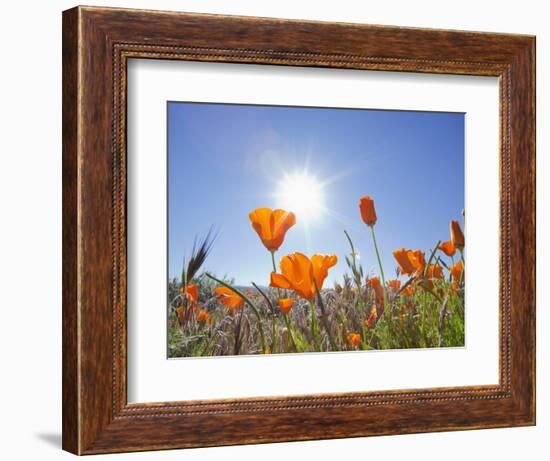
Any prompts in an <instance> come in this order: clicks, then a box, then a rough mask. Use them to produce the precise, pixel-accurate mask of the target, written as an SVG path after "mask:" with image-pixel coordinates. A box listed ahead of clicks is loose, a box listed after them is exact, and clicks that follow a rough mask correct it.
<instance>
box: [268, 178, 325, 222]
mask: <svg viewBox="0 0 550 461" xmlns="http://www.w3.org/2000/svg"><path fill="white" fill-rule="evenodd" d="M276 198H277V206H278V207H279V208H282V209H284V210H288V211H292V212H294V213H295V214H296V216H297V218H298V219H300V220H302V219H303V220H304V221H314V220H316V219H318V218H319V217H320V216H321V214H322V211H323V209H324V196H323V185H322V184H321V183H320V182H319V181H318V180H317V179H316V178H315V177H314V176H311V175H309V174H307V173H298V174H292V175H285V177H284V179H283V180H282V181H281V182H280V183H279V185H278V188H277V193H276Z"/></svg>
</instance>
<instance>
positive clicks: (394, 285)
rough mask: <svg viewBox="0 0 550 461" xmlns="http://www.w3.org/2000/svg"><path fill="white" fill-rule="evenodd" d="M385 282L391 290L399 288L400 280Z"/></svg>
mask: <svg viewBox="0 0 550 461" xmlns="http://www.w3.org/2000/svg"><path fill="white" fill-rule="evenodd" d="M387 283H388V287H389V288H390V289H391V290H393V291H399V290H400V288H401V280H398V279H393V280H388V282H387Z"/></svg>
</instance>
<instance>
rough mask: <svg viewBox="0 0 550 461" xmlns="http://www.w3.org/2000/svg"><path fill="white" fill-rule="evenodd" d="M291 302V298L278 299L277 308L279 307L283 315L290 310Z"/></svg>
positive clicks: (292, 301) (292, 302)
mask: <svg viewBox="0 0 550 461" xmlns="http://www.w3.org/2000/svg"><path fill="white" fill-rule="evenodd" d="M293 304H294V300H293V299H292V298H284V299H279V309H281V312H282V313H283V314H285V315H286V314H288V313H289V312H290V309H292V305H293Z"/></svg>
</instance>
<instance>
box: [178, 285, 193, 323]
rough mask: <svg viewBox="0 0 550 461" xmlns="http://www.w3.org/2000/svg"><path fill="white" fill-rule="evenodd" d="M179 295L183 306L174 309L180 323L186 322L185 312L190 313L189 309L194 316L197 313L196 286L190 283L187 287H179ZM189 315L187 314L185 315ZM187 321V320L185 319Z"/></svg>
mask: <svg viewBox="0 0 550 461" xmlns="http://www.w3.org/2000/svg"><path fill="white" fill-rule="evenodd" d="M180 293H181V295H182V297H183V304H182V305H181V306H180V307H178V308H177V309H176V312H177V314H178V319H179V320H180V322H185V321H186V312H188V313H189V312H191V309H192V310H193V312H194V313H195V314H196V313H197V312H198V311H199V302H198V300H199V289H198V287H197V285H195V284H193V283H191V284H189V285H187V287H185V288H184V287H181V288H180ZM187 315H189V314H187ZM187 320H189V318H187Z"/></svg>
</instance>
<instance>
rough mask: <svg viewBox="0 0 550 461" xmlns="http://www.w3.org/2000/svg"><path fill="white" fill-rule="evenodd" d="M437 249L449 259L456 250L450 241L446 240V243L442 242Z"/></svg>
mask: <svg viewBox="0 0 550 461" xmlns="http://www.w3.org/2000/svg"><path fill="white" fill-rule="evenodd" d="M437 248H439V249H440V250H441V251H442V252H443V253H445V254H446V255H447V256H449V257H451V258H452V257H453V256H454V255H455V253H456V248H455V246H454V244H453V241H452V240H448V241H447V242H443V243H442V244H441V245H439V246H438V247H437Z"/></svg>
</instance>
